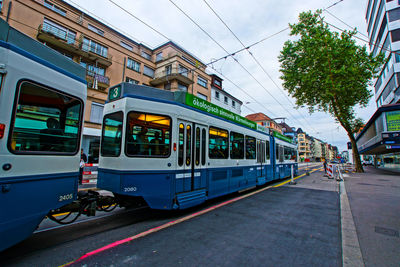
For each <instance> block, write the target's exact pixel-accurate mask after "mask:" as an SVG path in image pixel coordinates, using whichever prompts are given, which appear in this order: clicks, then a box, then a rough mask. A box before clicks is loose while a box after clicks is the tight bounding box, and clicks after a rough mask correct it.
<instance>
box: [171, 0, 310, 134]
mask: <svg viewBox="0 0 400 267" xmlns="http://www.w3.org/2000/svg"><path fill="white" fill-rule="evenodd" d="M169 1H170V2H171V3H172V4H173V5H174V6H175V7H177V8H178V10H180V11H181V12H182V13H183V14H184V15H185V16H186V17H187V18H188V19H189V20H190V21H192V22H193V23H194V24H195V25H196V26H197V27H199V28H200V29H201V31H203V32H204V33H205V34H206V35H207V36H209V37H210V38H211V40H213V41H214V42H215V43H216V44H217V45H218V46H219V47H220V48H221V49H222V50H224V51H225V52H226V53H227V54H230V53H229V52H228V51H227V50H226V49H225V48H224V47H223V46H222V45H221V44H219V43H218V42H217V41H216V40H215V39H214V38H213V37H212V36H211V35H210V34H209V33H208V32H207V31H205V30H204V29H203V28H202V27H201V26H200V25H199V24H198V23H196V22H195V21H194V20H193V19H192V18H191V17H190V16H189V15H188V14H187V13H186V12H184V11H183V10H182V9H181V8H180V7H179V6H178V5H177V4H176V3H175V2H173V1H172V0H169ZM232 58H233V60H234V61H235V62H236V63H237V64H238V65H239V66H240V67H241V68H242V69H243V70H244V71H245V72H246V73H247V74H248V75H249V76H251V77H252V78H253V79H254V80H255V81H256V82H257V83H258V84H259V85H260V86H261V87H262V88H263V89H264V91H265V92H266V93H267V94H269V95H270V96H271V97H272V98H273V99H274V100H275V101H276V102H277V103H278V104H279V105H280V106H281V107H282V108H283V109H284V110H285V111H286V112H287V114H288V115H289V116H291V117H292V118H294V119H295V120H296V121H297V122H299V124H300V125H303V124H302V123H301V122H300V121H298V120H297V119H296V117H295V116H294V115H293V114H292V113H291V112H290V111H289V110H287V109H286V107H285V106H284V105H282V103H281V102H280V101H279V100H278V99H276V98H275V97H274V95H273V94H272V93H271V92H269V91H268V90H267V88H265V86H264V85H262V83H261V82H260V81H259V80H257V79H256V77H254V75H253V74H252V73H251V72H250V71H249V70H248V69H247V68H246V67H244V66H243V65H242V64H241V63H240V62H239V61H238V60H237V59H236V58H234V57H232ZM303 127H304V125H303Z"/></svg>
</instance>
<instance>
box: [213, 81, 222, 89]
mask: <svg viewBox="0 0 400 267" xmlns="http://www.w3.org/2000/svg"><path fill="white" fill-rule="evenodd" d="M214 84H215V85H216V86H218V87H219V88H221V81H219V80H216V79H215V80H214Z"/></svg>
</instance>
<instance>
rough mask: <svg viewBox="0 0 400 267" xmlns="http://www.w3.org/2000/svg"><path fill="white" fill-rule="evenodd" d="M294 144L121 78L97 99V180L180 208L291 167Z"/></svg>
mask: <svg viewBox="0 0 400 267" xmlns="http://www.w3.org/2000/svg"><path fill="white" fill-rule="evenodd" d="M213 113H214V114H213ZM215 114H218V115H215ZM295 148H296V146H295V145H294V144H292V143H290V142H287V141H284V140H281V139H278V138H277V137H275V136H271V135H270V134H269V132H268V130H267V129H266V128H261V127H260V126H258V125H257V124H255V123H254V122H251V121H249V120H247V119H245V118H243V117H240V116H238V115H236V114H234V113H231V112H229V111H227V110H224V109H221V108H219V107H217V106H216V105H213V104H211V103H209V102H207V101H204V100H201V99H199V98H197V97H195V96H193V95H191V94H186V93H183V92H168V91H164V90H160V89H156V88H152V87H147V86H140V85H133V84H129V83H121V84H119V85H117V86H114V87H112V88H110V90H109V96H108V103H107V104H106V105H105V107H104V118H103V130H102V140H101V152H100V161H99V169H98V182H97V186H98V188H101V189H105V190H109V191H111V192H113V193H114V195H115V196H116V197H117V198H119V200H120V203H129V202H130V201H132V202H133V201H137V200H138V199H143V200H144V201H145V202H146V203H147V204H148V205H149V206H150V207H151V208H154V209H184V208H188V207H191V206H195V205H198V204H200V203H202V202H204V201H206V200H207V199H211V198H214V197H218V196H221V195H225V194H228V193H231V192H236V191H240V190H243V189H247V188H250V187H254V186H257V185H262V184H265V183H266V182H268V181H272V180H274V179H281V178H283V177H286V176H289V175H290V173H288V172H287V170H290V168H291V167H290V166H292V165H293V166H294V171H295V172H296V173H297V164H296V160H295V156H296V153H297V152H296V150H295ZM275 151H276V152H275ZM275 155H277V159H276V158H275Z"/></svg>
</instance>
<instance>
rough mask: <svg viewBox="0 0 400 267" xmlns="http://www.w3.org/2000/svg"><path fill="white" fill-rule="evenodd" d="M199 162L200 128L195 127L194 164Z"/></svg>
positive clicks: (197, 164)
mask: <svg viewBox="0 0 400 267" xmlns="http://www.w3.org/2000/svg"><path fill="white" fill-rule="evenodd" d="M199 164H200V128H199V127H196V166H199Z"/></svg>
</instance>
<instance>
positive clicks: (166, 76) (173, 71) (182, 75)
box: [150, 68, 193, 86]
mask: <svg viewBox="0 0 400 267" xmlns="http://www.w3.org/2000/svg"><path fill="white" fill-rule="evenodd" d="M172 80H177V81H178V82H179V83H182V84H184V85H187V86H188V85H191V84H192V83H193V81H192V79H190V78H189V73H188V72H187V71H184V72H183V71H182V70H181V69H180V68H170V69H169V70H163V71H161V70H157V71H156V72H155V75H154V79H153V80H152V81H150V84H151V85H153V86H157V85H160V84H164V83H166V82H170V81H172Z"/></svg>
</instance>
